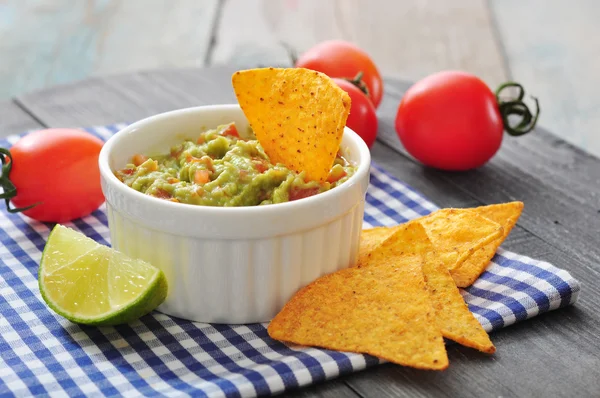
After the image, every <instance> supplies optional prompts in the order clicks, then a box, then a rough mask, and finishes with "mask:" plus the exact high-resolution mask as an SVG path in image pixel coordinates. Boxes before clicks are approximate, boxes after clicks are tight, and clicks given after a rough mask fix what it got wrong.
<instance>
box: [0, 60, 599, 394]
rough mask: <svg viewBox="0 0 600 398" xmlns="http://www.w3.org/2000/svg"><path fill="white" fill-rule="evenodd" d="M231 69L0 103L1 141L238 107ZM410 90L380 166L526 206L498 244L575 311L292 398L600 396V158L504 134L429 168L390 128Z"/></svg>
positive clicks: (106, 83) (129, 78)
mask: <svg viewBox="0 0 600 398" xmlns="http://www.w3.org/2000/svg"><path fill="white" fill-rule="evenodd" d="M232 71H233V69H227V68H213V69H183V70H161V71H155V72H145V73H135V74H126V75H118V76H113V77H110V78H92V79H89V80H85V81H82V82H80V83H76V84H73V85H65V86H57V87H54V88H51V89H47V90H44V91H40V92H36V93H33V94H27V95H23V96H19V97H17V98H16V99H14V100H11V101H6V102H0V131H1V132H2V134H3V135H6V134H11V133H19V132H23V131H25V130H29V129H37V128H43V127H78V126H92V125H104V124H110V123H115V122H133V121H135V120H138V119H140V118H143V117H146V116H149V115H152V114H155V113H158V112H164V111H168V110H172V109H177V108H182V107H189V106H197V105H203V104H218V103H231V102H235V96H234V94H233V91H232V89H231V84H230V76H231V73H232ZM407 86H408V84H407V83H405V82H401V81H398V80H394V79H387V80H386V81H385V97H384V101H383V103H382V106H381V107H380V110H379V120H380V128H379V133H378V142H377V143H376V144H375V146H374V147H373V149H372V155H373V159H374V160H375V161H376V162H377V163H379V164H380V165H382V166H383V167H385V168H386V169H387V170H388V171H389V172H391V173H392V174H394V175H395V176H396V177H398V178H399V179H401V180H403V181H405V182H407V183H408V184H410V185H412V186H413V187H414V188H416V189H417V190H419V191H421V192H422V193H423V194H425V195H426V196H427V197H429V198H430V199H432V200H433V201H434V202H435V203H437V204H438V205H439V206H442V207H451V206H454V207H470V206H477V205H482V204H491V203H499V202H507V201H512V200H521V201H523V202H525V209H524V212H523V215H522V216H521V218H520V220H519V222H518V225H517V226H516V227H515V228H514V230H513V231H512V232H511V234H510V236H509V237H508V239H507V241H506V242H505V243H504V245H503V247H505V248H506V249H508V250H512V251H515V252H518V253H521V254H524V255H527V256H531V257H534V258H538V259H542V260H546V261H549V262H551V263H553V264H555V265H556V266H558V267H561V268H565V269H567V270H568V271H569V272H571V273H572V275H573V276H575V277H576V278H577V279H579V280H580V281H581V283H582V290H581V293H580V296H579V301H578V302H577V304H576V305H574V306H571V307H568V308H565V309H561V310H556V311H552V312H550V313H546V314H544V315H541V316H538V317H535V318H533V319H530V320H527V321H523V322H521V323H518V324H516V325H513V326H510V327H507V328H505V329H502V330H500V331H498V332H495V333H493V334H492V336H491V337H492V340H493V341H494V343H495V345H496V347H497V353H496V354H495V355H493V356H485V355H482V354H480V353H478V352H476V351H474V350H472V349H469V348H465V347H462V346H459V345H451V346H449V347H448V355H449V358H450V368H449V369H448V370H447V371H445V372H442V373H438V372H427V371H419V370H414V369H409V368H404V367H401V366H397V365H392V364H386V365H381V366H378V367H375V368H372V369H369V370H366V371H363V372H359V373H355V374H352V375H349V376H346V377H343V378H340V379H336V380H332V381H329V382H325V383H321V384H319V385H316V386H312V387H308V388H305V389H302V390H298V391H295V392H293V393H291V395H292V396H298V397H317V396H320V397H339V396H350V397H353V396H361V397H392V396H400V397H415V396H417V397H431V396H441V397H492V396H494V397H499V396H502V397H525V396H527V397H594V396H595V397H597V396H598V395H599V393H600V337H599V336H600V312H599V311H598V306H599V305H600V245H599V244H598V243H599V239H598V237H599V231H600V190H599V189H598V188H599V186H600V160H598V159H597V158H595V157H592V156H590V155H587V154H585V153H584V152H582V151H581V150H578V149H576V148H574V147H572V146H571V145H570V144H567V143H565V142H564V141H562V140H560V139H557V138H555V137H554V136H552V135H550V134H548V132H546V131H544V130H537V131H534V132H532V133H531V134H529V135H526V136H523V137H520V138H512V137H509V136H506V137H505V140H504V143H503V147H502V149H501V150H500V151H499V153H498V154H497V155H496V156H495V157H494V158H493V159H492V161H491V162H490V163H489V164H487V165H486V166H484V167H483V168H481V169H479V170H475V171H470V172H465V173H447V172H441V171H436V170H432V169H427V168H424V167H422V166H421V165H419V164H418V163H416V162H415V161H413V160H411V159H410V158H409V157H408V156H407V155H406V154H405V152H404V150H403V148H402V146H401V144H400V142H399V140H398V139H397V138H396V135H395V132H394V128H393V118H394V115H395V110H396V106H397V104H398V101H399V99H400V97H401V96H402V93H403V90H405V89H406V87H407Z"/></svg>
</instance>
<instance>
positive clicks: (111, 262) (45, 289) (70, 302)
mask: <svg viewBox="0 0 600 398" xmlns="http://www.w3.org/2000/svg"><path fill="white" fill-rule="evenodd" d="M38 282H39V285H40V292H41V293H42V297H43V298H44V301H45V302H46V304H48V306H49V307H50V308H52V309H53V310H54V311H55V312H56V313H58V314H59V315H62V316H64V317H65V318H67V319H68V320H70V321H72V322H75V323H82V324H87V325H99V326H100V325H117V324H121V323H127V322H130V321H132V320H134V319H137V318H139V317H141V316H143V315H145V314H147V313H149V312H150V311H152V310H153V309H155V308H156V307H157V306H158V305H159V304H160V303H162V302H163V301H164V299H165V297H166V296H167V280H166V278H165V276H164V274H163V272H162V271H161V270H159V269H158V268H156V267H153V266H152V265H150V264H148V263H147V262H145V261H142V260H136V259H132V258H129V257H127V256H126V255H124V254H122V253H120V252H118V251H116V250H113V249H111V248H109V247H107V246H104V245H101V244H99V243H97V242H95V241H94V240H92V239H90V238H88V237H86V236H85V235H83V234H81V233H79V232H77V231H74V230H73V229H70V228H67V227H65V226H62V225H60V224H57V225H56V227H54V229H53V230H52V232H51V233H50V236H49V237H48V242H47V243H46V247H44V253H43V254H42V261H41V262H40V269H39V272H38Z"/></svg>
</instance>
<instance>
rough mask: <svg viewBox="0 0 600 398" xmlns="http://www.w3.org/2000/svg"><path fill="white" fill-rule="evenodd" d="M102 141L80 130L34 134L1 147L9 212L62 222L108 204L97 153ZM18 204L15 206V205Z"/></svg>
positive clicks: (47, 130)
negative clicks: (101, 181)
mask: <svg viewBox="0 0 600 398" xmlns="http://www.w3.org/2000/svg"><path fill="white" fill-rule="evenodd" d="M102 145H103V141H102V140H100V139H99V138H97V137H95V136H94V135H92V134H90V133H87V132H85V131H82V130H75V129H46V130H39V131H34V132H32V133H29V134H28V135H26V136H24V137H23V138H21V139H20V140H19V141H17V142H16V143H15V144H14V145H13V146H12V147H11V148H10V149H6V148H0V160H1V161H2V176H1V177H0V185H1V186H2V188H3V189H4V193H2V194H1V195H0V199H4V200H5V201H6V207H7V209H8V211H9V212H11V213H17V212H22V213H23V214H25V215H26V216H28V217H31V218H33V219H35V220H38V221H45V222H56V223H62V222H66V221H70V220H73V219H76V218H80V217H83V216H86V215H88V214H90V213H91V212H92V211H94V210H95V209H97V208H98V207H99V206H100V205H101V204H102V203H103V202H104V195H103V194H102V188H101V184H100V169H99V166H98V156H99V154H100V149H101V148H102ZM10 202H12V204H13V205H14V206H15V207H11V203H10Z"/></svg>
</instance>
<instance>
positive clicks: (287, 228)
mask: <svg viewBox="0 0 600 398" xmlns="http://www.w3.org/2000/svg"><path fill="white" fill-rule="evenodd" d="M231 121H234V122H235V123H236V124H237V126H238V129H239V131H245V129H246V128H247V126H248V121H247V120H246V118H245V116H244V114H243V112H242V110H241V109H240V107H239V106H238V105H237V104H236V105H214V106H202V107H196V108H188V109H182V110H177V111H172V112H167V113H163V114H159V115H156V116H152V117H150V118H147V119H143V120H141V121H139V122H137V123H134V124H132V125H130V126H128V127H126V128H124V129H123V130H121V131H119V132H118V133H117V134H115V135H114V136H113V137H112V138H111V139H110V140H108V141H107V142H106V144H105V145H104V147H103V148H102V151H101V153H100V160H99V162H100V172H101V176H102V189H103V192H104V195H105V197H106V206H107V209H108V222H109V227H110V235H111V240H112V245H113V247H114V248H115V249H117V250H119V251H122V252H124V253H126V254H127V255H129V256H132V257H136V258H142V259H144V260H146V261H148V262H150V263H151V264H153V265H155V266H157V267H159V268H160V269H162V270H163V272H164V273H165V275H166V277H167V280H168V283H169V293H168V295H167V298H166V300H165V302H164V303H163V304H162V305H161V306H160V307H159V308H158V310H159V311H161V312H163V313H166V314H169V315H173V316H176V317H180V318H185V319H189V320H193V321H199V322H210V323H254V322H265V321H268V320H270V319H271V318H272V317H274V316H275V315H276V314H277V312H278V311H279V310H280V309H281V308H282V307H283V305H284V304H285V303H286V302H287V301H288V300H289V299H290V298H291V297H292V295H293V294H294V293H295V292H296V291H298V289H300V288H301V287H303V286H305V285H306V284H308V283H309V282H311V281H313V280H314V279H316V278H318V277H319V276H322V275H324V274H327V273H331V272H333V271H336V270H339V269H342V268H345V267H348V266H349V265H351V264H352V263H354V262H355V261H356V257H357V253H358V244H359V237H360V231H361V227H362V220H363V210H364V201H365V193H366V190H367V186H368V182H369V165H370V161H371V158H370V153H369V149H368V148H367V146H366V145H365V143H364V142H363V141H362V139H361V138H360V137H359V136H358V135H357V134H355V133H354V132H353V131H351V130H350V129H348V128H346V130H345V131H344V137H343V140H342V146H341V148H342V151H343V153H344V155H345V156H346V157H347V158H348V159H350V160H352V161H354V162H356V164H357V165H358V170H357V172H356V174H355V175H353V176H352V177H351V178H350V179H349V180H348V181H346V182H345V183H343V184H342V185H340V186H338V187H336V188H335V189H332V190H330V191H327V192H324V193H321V194H318V195H315V196H312V197H308V198H305V199H300V200H297V201H293V202H288V203H281V204H275V205H267V206H252V207H207V206H193V205H186V204H181V203H173V202H169V201H165V200H161V199H157V198H154V197H151V196H148V195H144V194H142V193H140V192H138V191H135V190H134V189H132V188H130V187H128V186H126V185H125V184H123V183H122V182H120V181H119V180H118V179H117V178H116V177H115V175H114V174H113V172H114V171H115V170H117V169H119V168H122V167H124V166H125V164H126V163H127V162H128V161H129V160H130V159H131V156H132V155H134V154H136V153H156V152H157V151H158V152H159V153H164V152H166V151H168V149H169V148H170V147H171V146H172V145H175V144H177V143H178V142H181V141H182V140H183V139H184V138H192V137H196V136H197V135H198V134H199V133H200V132H201V130H202V129H205V128H212V127H216V126H217V125H219V124H224V123H229V122H231Z"/></svg>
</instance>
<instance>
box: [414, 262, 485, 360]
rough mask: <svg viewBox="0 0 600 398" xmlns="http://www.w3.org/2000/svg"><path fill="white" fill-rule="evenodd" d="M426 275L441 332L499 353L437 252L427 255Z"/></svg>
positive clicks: (469, 345)
mask: <svg viewBox="0 0 600 398" xmlns="http://www.w3.org/2000/svg"><path fill="white" fill-rule="evenodd" d="M423 274H424V276H425V284H426V285H427V288H428V289H429V293H430V295H431V302H432V304H433V308H434V309H435V314H436V321H437V323H438V325H439V328H440V329H441V331H442V335H443V336H444V337H446V338H448V339H451V340H454V341H456V342H457V343H459V344H462V345H464V346H466V347H471V348H475V349H477V350H479V351H482V352H485V353H488V354H493V353H494V352H496V347H494V344H493V343H492V342H491V340H490V338H489V336H488V334H487V333H486V331H485V330H484V329H483V327H482V326H481V324H480V323H479V322H478V321H477V319H475V317H474V316H473V314H472V313H471V311H469V308H468V307H467V304H466V303H465V301H464V299H463V297H462V296H461V294H460V291H459V290H458V288H457V287H456V285H455V284H454V280H453V279H452V277H451V276H450V272H449V271H448V268H447V267H446V265H445V264H444V263H443V262H442V261H440V259H439V258H438V257H437V255H436V254H435V253H429V254H428V256H427V257H426V258H425V262H424V263H423Z"/></svg>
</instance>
